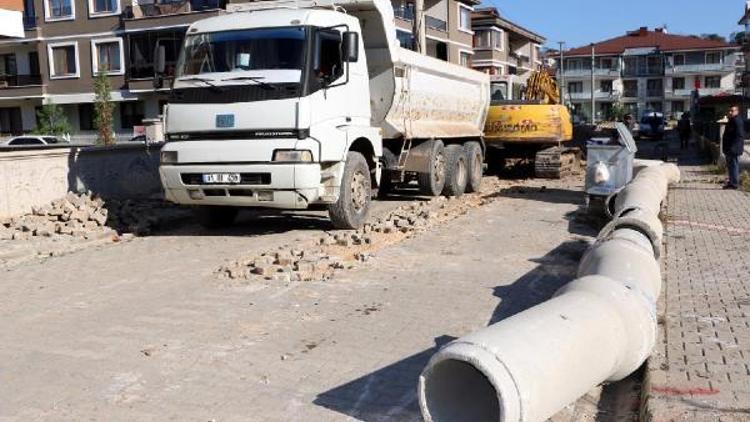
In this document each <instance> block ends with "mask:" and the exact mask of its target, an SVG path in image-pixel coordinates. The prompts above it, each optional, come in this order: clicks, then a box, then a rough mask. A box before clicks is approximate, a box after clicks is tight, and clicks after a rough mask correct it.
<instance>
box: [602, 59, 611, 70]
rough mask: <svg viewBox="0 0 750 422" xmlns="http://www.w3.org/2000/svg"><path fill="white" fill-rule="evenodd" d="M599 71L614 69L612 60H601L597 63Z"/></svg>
mask: <svg viewBox="0 0 750 422" xmlns="http://www.w3.org/2000/svg"><path fill="white" fill-rule="evenodd" d="M599 68H600V69H606V70H610V69H613V68H614V60H612V59H611V58H603V59H601V60H600V62H599Z"/></svg>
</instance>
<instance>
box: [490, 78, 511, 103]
mask: <svg viewBox="0 0 750 422" xmlns="http://www.w3.org/2000/svg"><path fill="white" fill-rule="evenodd" d="M508 99H509V98H508V83H507V82H492V84H491V85H490V102H491V103H492V104H497V103H501V102H503V101H505V100H508Z"/></svg>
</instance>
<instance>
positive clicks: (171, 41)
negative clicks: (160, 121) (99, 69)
mask: <svg viewBox="0 0 750 422" xmlns="http://www.w3.org/2000/svg"><path fill="white" fill-rule="evenodd" d="M396 34H397V35H398V36H399V37H400V36H401V34H402V32H401V31H397V32H396ZM404 34H406V35H410V34H409V33H408V32H405V33H404ZM184 39H185V30H184V29H177V30H167V31H146V32H137V33H132V34H128V43H127V45H128V61H127V63H128V77H129V78H131V79H146V78H153V77H154V57H156V51H157V49H158V48H159V47H164V65H165V66H164V73H165V75H166V76H168V77H171V76H174V71H175V67H176V66H177V58H178V56H179V54H180V48H181V47H182V41H183V40H184ZM399 41H401V39H400V38H399Z"/></svg>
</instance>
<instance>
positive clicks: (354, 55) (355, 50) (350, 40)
mask: <svg viewBox="0 0 750 422" xmlns="http://www.w3.org/2000/svg"><path fill="white" fill-rule="evenodd" d="M343 35H344V37H343V40H342V45H341V50H342V52H343V56H344V57H343V59H344V61H345V62H356V61H357V60H358V59H359V34H358V33H357V32H354V31H346V32H344V34H343Z"/></svg>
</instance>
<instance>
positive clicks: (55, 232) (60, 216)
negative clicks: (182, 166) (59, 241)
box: [0, 192, 180, 240]
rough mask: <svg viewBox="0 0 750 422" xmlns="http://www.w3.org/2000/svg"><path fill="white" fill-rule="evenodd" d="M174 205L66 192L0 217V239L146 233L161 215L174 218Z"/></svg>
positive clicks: (94, 236)
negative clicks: (20, 212) (24, 210)
mask: <svg viewBox="0 0 750 422" xmlns="http://www.w3.org/2000/svg"><path fill="white" fill-rule="evenodd" d="M175 212H180V211H176V210H175V209H174V207H173V206H171V205H169V204H167V203H164V202H163V201H158V200H149V201H131V200H124V201H118V200H109V201H105V200H104V199H102V198H100V197H97V196H95V195H92V194H91V193H90V192H89V193H84V194H75V193H73V192H69V193H68V194H67V195H66V196H65V197H64V198H60V199H56V200H54V201H52V202H51V203H50V204H47V205H44V206H40V207H33V208H32V210H31V213H29V214H26V215H21V216H18V217H10V218H5V219H0V240H29V239H31V238H32V237H42V238H44V237H46V238H56V237H61V236H63V237H70V238H79V239H103V238H107V237H110V238H112V239H113V240H116V239H117V236H118V233H133V234H136V235H145V234H149V233H150V232H151V230H153V229H154V228H155V227H156V226H158V225H159V223H160V222H161V221H162V220H163V219H164V218H173V217H174V213H175Z"/></svg>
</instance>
